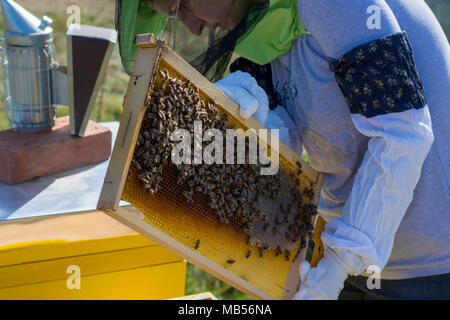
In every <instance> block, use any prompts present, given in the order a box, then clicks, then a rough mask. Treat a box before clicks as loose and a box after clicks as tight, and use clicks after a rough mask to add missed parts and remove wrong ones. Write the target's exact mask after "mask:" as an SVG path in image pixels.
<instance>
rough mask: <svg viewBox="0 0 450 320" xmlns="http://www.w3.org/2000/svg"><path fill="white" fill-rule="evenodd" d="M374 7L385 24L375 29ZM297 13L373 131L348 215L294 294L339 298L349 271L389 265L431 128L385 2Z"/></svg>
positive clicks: (332, 224) (308, 7)
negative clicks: (370, 26) (371, 23)
mask: <svg viewBox="0 0 450 320" xmlns="http://www.w3.org/2000/svg"><path fill="white" fill-rule="evenodd" d="M371 6H376V7H371ZM368 9H369V10H368ZM374 10H375V11H374ZM376 10H378V13H379V18H380V24H379V27H380V28H379V29H377V28H375V29H369V28H368V24H367V21H368V19H370V17H371V15H372V14H373V13H374V12H376ZM299 11H300V12H301V15H303V16H302V17H301V18H302V19H303V20H302V21H303V22H304V25H305V27H306V29H307V30H308V31H309V32H310V33H311V34H312V35H313V37H314V38H315V39H316V40H317V41H318V43H319V45H320V47H321V48H322V49H323V50H324V51H325V54H326V55H327V56H328V57H329V58H332V59H331V60H330V61H333V59H334V61H333V62H332V63H331V64H330V69H331V70H332V72H334V73H335V78H336V81H337V83H338V85H339V88H340V89H341V92H342V94H343V96H344V98H345V100H346V101H347V104H348V106H349V110H350V113H351V118H352V121H353V123H354V125H355V127H356V128H357V129H358V130H359V131H360V132H361V133H362V134H364V135H365V136H367V137H370V140H369V143H368V150H367V152H366V154H365V157H364V160H363V162H362V164H361V166H360V168H359V170H358V172H357V174H356V177H355V181H354V185H353V189H352V191H351V194H350V196H349V198H348V200H347V201H346V204H345V206H344V208H343V212H342V217H341V218H333V219H332V220H330V221H329V222H328V223H327V224H326V227H325V231H324V232H323V234H322V237H321V239H322V241H323V244H324V257H323V258H322V260H321V261H319V264H318V266H317V267H316V268H312V269H310V270H303V272H302V280H303V281H302V285H301V289H300V291H299V292H298V293H297V294H296V296H295V299H337V297H338V295H339V292H340V290H341V289H342V287H343V283H344V281H345V279H346V277H347V275H348V274H351V275H359V274H361V273H362V272H363V271H364V270H366V268H367V267H369V266H371V265H374V266H378V267H379V268H380V269H383V268H384V267H385V265H386V263H387V261H388V258H389V256H390V254H391V251H392V247H393V242H394V236H395V233H396V231H397V228H398V227H399V224H400V222H401V220H402V218H403V216H404V214H405V212H406V210H407V208H408V206H409V204H410V203H411V201H412V197H413V191H414V188H415V186H416V184H417V182H418V180H419V177H420V172H421V167H422V164H423V162H424V161H425V158H426V156H427V154H428V152H429V150H430V147H431V145H432V143H433V133H432V128H431V120H430V114H429V110H428V106H427V105H426V102H425V98H424V93H423V87H422V83H421V81H420V78H419V75H418V74H417V70H416V68H415V64H414V60H413V56H412V51H411V48H410V46H409V43H408V40H407V37H406V34H404V33H401V29H400V27H399V25H398V23H397V21H396V19H395V17H394V15H393V13H392V11H391V10H390V8H389V6H388V5H387V4H386V2H385V1H381V0H378V1H377V0H358V1H347V0H304V1H301V2H300V7H299ZM368 12H369V13H368ZM373 18H376V17H372V19H373ZM369 22H370V21H369ZM371 22H373V23H376V21H371ZM369 24H370V23H369ZM375 27H376V24H375ZM330 103H332V101H330ZM306 269H308V268H306Z"/></svg>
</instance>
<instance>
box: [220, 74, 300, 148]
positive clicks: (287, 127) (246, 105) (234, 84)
mask: <svg viewBox="0 0 450 320" xmlns="http://www.w3.org/2000/svg"><path fill="white" fill-rule="evenodd" d="M215 85H216V86H217V88H219V89H220V90H221V91H223V92H224V93H225V94H226V95H228V96H229V97H230V98H231V99H232V100H233V101H234V102H236V103H237V104H238V105H239V113H240V114H241V116H242V117H243V118H244V119H248V118H250V117H251V116H253V117H254V118H255V119H256V121H258V122H259V123H260V124H261V125H263V126H264V127H265V128H266V129H269V130H270V129H279V137H278V138H279V139H280V140H281V141H282V142H283V143H284V144H286V145H287V146H288V147H290V148H291V149H292V150H293V151H295V152H296V153H297V154H299V155H301V154H302V143H301V140H300V136H299V135H298V133H297V130H296V127H295V124H294V122H293V121H292V119H291V118H290V116H289V114H288V113H287V111H286V109H285V108H284V107H282V106H278V107H277V108H275V109H274V110H269V99H268V97H267V94H266V93H265V92H264V90H263V89H262V88H261V87H260V86H259V85H258V83H257V82H256V80H255V79H254V78H253V77H252V76H251V75H250V74H249V73H247V72H242V71H236V72H234V73H231V74H230V75H228V76H227V77H225V78H224V79H222V80H219V81H217V82H216V83H215Z"/></svg>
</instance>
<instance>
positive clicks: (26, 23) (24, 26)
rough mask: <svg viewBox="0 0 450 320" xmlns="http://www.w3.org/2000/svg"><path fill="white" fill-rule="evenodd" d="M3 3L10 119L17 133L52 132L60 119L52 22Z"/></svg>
mask: <svg viewBox="0 0 450 320" xmlns="http://www.w3.org/2000/svg"><path fill="white" fill-rule="evenodd" d="M1 3H2V10H3V15H4V21H5V27H6V30H5V31H6V32H5V35H6V39H5V40H6V47H5V48H4V49H3V54H2V60H3V61H2V67H3V81H4V86H5V92H4V94H5V101H4V103H5V111H6V115H7V117H8V119H9V120H10V121H11V122H12V125H13V128H15V129H16V130H19V131H25V132H39V131H45V130H48V129H50V128H51V127H52V126H53V125H54V124H55V118H56V104H55V103H54V100H55V99H54V93H53V89H52V87H53V85H52V82H53V72H52V70H53V69H55V68H56V67H57V63H56V61H55V53H54V48H53V39H52V31H53V30H52V28H50V27H49V25H50V23H51V22H52V20H51V19H49V18H47V17H44V18H43V19H42V21H41V20H39V19H38V18H36V17H35V16H33V15H32V14H31V13H29V12H28V11H26V10H25V9H24V8H22V7H21V6H19V5H18V4H17V3H15V2H14V1H11V0H2V2H1Z"/></svg>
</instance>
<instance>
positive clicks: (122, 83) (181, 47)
mask: <svg viewBox="0 0 450 320" xmlns="http://www.w3.org/2000/svg"><path fill="white" fill-rule="evenodd" d="M16 2H18V3H19V4H20V5H22V6H23V7H24V8H26V9H27V10H29V11H30V12H32V13H33V14H34V15H36V16H37V17H42V16H43V15H47V16H49V17H50V18H52V19H53V24H52V27H53V30H54V31H53V39H54V45H55V48H56V60H57V61H58V63H59V64H60V65H66V64H67V56H66V36H65V33H66V31H67V26H66V23H67V19H68V17H69V15H70V13H68V12H67V8H68V7H69V6H71V5H77V6H79V8H80V12H81V21H80V23H81V24H86V25H94V26H99V27H106V28H114V19H115V1H113V0H96V1H92V0H39V1H36V0H16ZM426 2H427V3H428V5H429V6H430V8H431V9H432V10H433V12H434V13H435V15H436V17H437V18H438V20H439V21H440V23H441V25H442V27H443V28H444V30H445V32H446V34H447V38H449V39H450V1H449V0H427V1H426ZM174 28H175V23H174V21H170V22H169V25H168V28H167V31H166V32H165V33H164V35H163V36H164V37H165V38H166V39H167V40H168V41H169V43H170V45H171V46H172V45H173V41H174V39H173V33H174V32H173V30H174ZM176 30H177V32H176V34H177V36H176V49H177V52H178V53H179V54H180V55H181V56H182V57H183V58H185V59H186V60H187V61H191V60H192V59H193V58H195V57H196V56H197V55H199V54H201V53H202V52H203V51H204V50H205V49H206V47H207V44H208V36H209V31H208V30H205V31H204V33H203V35H202V37H200V38H198V37H194V36H191V35H190V33H189V31H188V30H187V29H186V28H185V27H184V26H183V24H182V23H177V24H176ZM3 36H4V30H3V16H2V15H0V37H3ZM128 80H129V77H128V75H127V74H126V73H124V72H123V69H122V65H121V62H120V56H119V51H118V46H116V47H115V49H114V52H113V54H112V57H111V61H110V63H109V67H108V71H107V74H106V77H105V81H104V84H103V87H102V89H101V91H100V93H99V95H98V97H97V102H96V106H95V109H94V111H93V113H92V116H91V119H92V120H95V121H97V122H106V121H119V120H120V117H121V115H122V101H123V97H124V94H125V92H126V89H127V85H128ZM0 93H1V101H0V130H5V129H9V128H10V127H11V124H10V123H9V121H8V120H7V119H6V116H5V113H4V110H3V85H0ZM68 112H69V111H68V108H67V107H63V106H60V107H58V110H57V115H58V116H64V115H67V114H68ZM206 291H209V292H211V293H213V294H214V295H215V296H216V297H217V298H219V299H250V297H248V296H247V295H245V294H243V293H241V292H239V291H238V290H236V289H234V288H232V287H229V286H228V285H226V284H225V283H224V282H222V281H220V280H218V279H216V278H214V277H212V276H211V275H209V274H208V273H206V272H205V271H203V270H201V269H199V268H197V267H195V266H194V265H192V264H189V263H188V268H187V278H186V294H187V295H188V294H195V293H201V292H206Z"/></svg>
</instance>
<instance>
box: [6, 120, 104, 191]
mask: <svg viewBox="0 0 450 320" xmlns="http://www.w3.org/2000/svg"><path fill="white" fill-rule="evenodd" d="M110 154H111V132H110V131H109V129H108V128H106V127H104V126H102V125H100V124H98V123H96V122H94V121H89V123H88V125H87V128H86V133H85V136H84V137H82V138H81V137H77V136H73V135H71V134H70V132H69V117H61V118H57V119H56V123H55V126H54V127H53V128H52V129H51V130H48V131H45V132H39V133H26V132H17V131H15V130H13V129H11V130H5V131H0V180H2V181H4V182H6V183H9V184H17V183H22V182H25V181H29V180H31V179H33V178H37V177H42V176H47V175H51V174H55V173H58V172H62V171H66V170H70V169H75V168H79V167H82V166H86V165H89V164H94V163H98V162H102V161H104V160H107V159H108V158H109V156H110Z"/></svg>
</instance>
